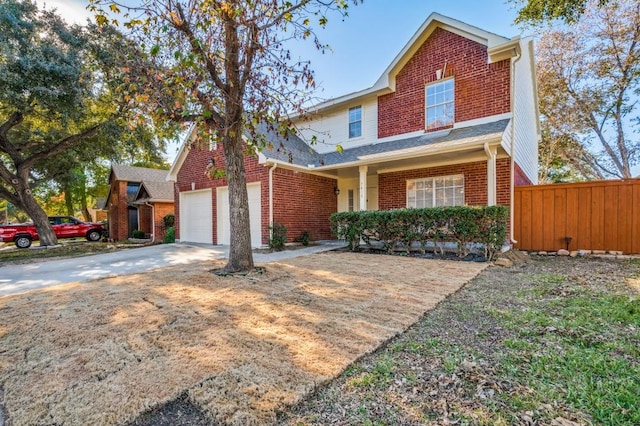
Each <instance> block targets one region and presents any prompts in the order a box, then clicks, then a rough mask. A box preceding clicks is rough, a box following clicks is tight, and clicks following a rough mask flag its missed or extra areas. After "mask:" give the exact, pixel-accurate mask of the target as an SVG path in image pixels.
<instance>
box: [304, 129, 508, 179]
mask: <svg viewBox="0 0 640 426" xmlns="http://www.w3.org/2000/svg"><path fill="white" fill-rule="evenodd" d="M501 140H502V139H501V138H499V137H494V138H491V139H480V140H477V141H473V142H469V141H468V140H460V141H448V142H440V143H438V144H433V145H427V146H421V147H415V148H407V149H402V150H397V151H391V152H385V153H381V154H371V155H363V156H362V157H359V158H358V159H357V160H356V161H350V162H347V163H340V164H335V165H329V166H318V167H315V169H308V168H306V167H305V168H303V169H304V170H306V171H307V172H309V170H318V171H323V170H335V169H346V168H349V167H354V166H365V165H371V164H379V163H383V162H384V163H386V162H389V161H397V160H407V159H411V158H414V157H416V156H422V155H429V154H449V153H452V152H458V151H467V150H469V149H484V144H485V143H489V145H490V146H492V147H493V146H498V145H500V141H501Z"/></svg>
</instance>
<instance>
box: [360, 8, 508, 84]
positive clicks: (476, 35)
mask: <svg viewBox="0 0 640 426" xmlns="http://www.w3.org/2000/svg"><path fill="white" fill-rule="evenodd" d="M436 28H442V29H444V30H447V31H450V32H453V33H455V34H458V35H460V36H462V37H465V38H468V39H470V40H473V41H476V42H478V43H480V44H483V45H485V46H487V48H488V49H490V48H492V47H495V46H499V45H502V44H504V43H507V42H508V41H509V40H510V39H509V38H506V37H503V36H500V35H498V34H495V33H492V32H490V31H486V30H483V29H480V28H478V27H476V26H473V25H470V24H467V23H465V22H462V21H459V20H457V19H454V18H450V17H448V16H445V15H441V14H439V13H437V12H433V13H431V14H430V15H429V16H428V17H427V19H426V20H425V21H424V23H423V24H422V25H421V26H420V28H418V30H417V31H416V32H415V34H414V35H413V37H411V39H410V40H409V41H408V42H407V44H405V46H404V47H403V48H402V50H401V51H400V52H399V53H398V55H396V57H395V58H394V59H393V61H391V64H389V66H388V67H387V69H385V70H384V72H383V73H382V75H381V76H380V78H379V79H378V81H376V83H375V84H374V85H373V87H372V89H374V90H380V89H385V88H389V89H391V90H395V76H396V75H397V73H398V72H399V71H400V70H401V69H402V67H403V66H404V65H405V64H406V63H407V61H409V59H411V57H412V56H413V55H414V54H415V53H416V51H417V50H418V49H419V48H420V47H421V46H422V45H423V44H424V42H425V41H427V39H428V38H429V37H430V36H431V34H432V33H433V32H434V31H435V30H436Z"/></svg>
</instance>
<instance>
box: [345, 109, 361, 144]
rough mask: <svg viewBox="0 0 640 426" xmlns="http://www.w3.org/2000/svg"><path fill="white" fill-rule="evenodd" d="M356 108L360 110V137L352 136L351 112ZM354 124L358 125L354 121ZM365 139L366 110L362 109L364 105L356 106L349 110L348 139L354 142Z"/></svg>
mask: <svg viewBox="0 0 640 426" xmlns="http://www.w3.org/2000/svg"><path fill="white" fill-rule="evenodd" d="M355 108H360V120H359V121H360V135H359V136H351V123H352V122H351V110H352V109H355ZM354 123H357V121H354ZM362 137H364V108H362V105H355V106H352V107H350V108H349V109H348V110H347V138H348V139H349V140H350V141H352V140H356V139H360V138H362Z"/></svg>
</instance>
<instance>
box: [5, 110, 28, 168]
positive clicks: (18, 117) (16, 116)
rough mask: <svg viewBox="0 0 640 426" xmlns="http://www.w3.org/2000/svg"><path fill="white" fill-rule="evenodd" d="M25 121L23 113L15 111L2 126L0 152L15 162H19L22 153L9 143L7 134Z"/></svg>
mask: <svg viewBox="0 0 640 426" xmlns="http://www.w3.org/2000/svg"><path fill="white" fill-rule="evenodd" d="M23 121H24V116H23V115H22V113H20V112H18V111H15V112H13V113H12V114H11V115H10V116H9V118H8V119H7V121H5V122H4V123H3V124H2V126H0V150H2V151H4V152H6V153H7V154H9V157H11V159H12V160H13V161H17V160H19V159H20V153H19V152H18V150H17V149H16V147H15V146H13V144H11V142H9V139H7V133H8V132H9V130H11V129H12V128H13V127H15V126H17V125H19V124H20V123H22V122H23Z"/></svg>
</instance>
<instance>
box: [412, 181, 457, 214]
mask: <svg viewBox="0 0 640 426" xmlns="http://www.w3.org/2000/svg"><path fill="white" fill-rule="evenodd" d="M462 205H464V176H463V175H453V176H439V177H433V178H426V179H411V180H408V181H407V207H408V208H412V207H413V208H418V209H420V208H425V207H444V206H462Z"/></svg>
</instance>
